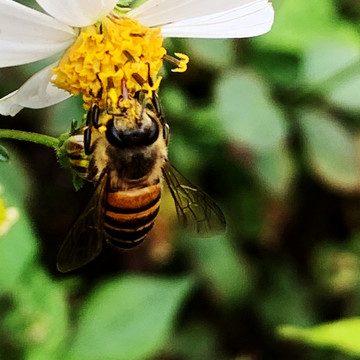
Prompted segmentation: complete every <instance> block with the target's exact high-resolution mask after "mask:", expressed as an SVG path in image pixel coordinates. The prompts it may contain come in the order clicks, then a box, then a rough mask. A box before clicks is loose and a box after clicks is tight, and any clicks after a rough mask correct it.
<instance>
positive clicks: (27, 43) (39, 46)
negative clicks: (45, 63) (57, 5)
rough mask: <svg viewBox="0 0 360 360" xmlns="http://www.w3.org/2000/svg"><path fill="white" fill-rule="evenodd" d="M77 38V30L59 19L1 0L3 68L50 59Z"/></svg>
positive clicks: (1, 57)
mask: <svg viewBox="0 0 360 360" xmlns="http://www.w3.org/2000/svg"><path fill="white" fill-rule="evenodd" d="M74 38H75V32H74V30H73V29H72V28H71V27H69V26H67V25H65V24H62V23H60V22H59V21H57V20H56V19H54V18H52V17H50V16H48V15H45V14H43V13H40V12H38V11H35V10H33V9H30V8H28V7H26V6H23V5H21V4H19V3H16V2H15V1H12V0H0V54H1V55H0V67H6V66H14V65H20V64H26V63H28V62H32V61H36V60H40V59H43V58H46V57H49V56H51V55H54V54H56V53H57V52H59V51H60V50H63V49H65V48H66V47H68V46H69V45H70V44H71V43H72V42H73V41H74Z"/></svg>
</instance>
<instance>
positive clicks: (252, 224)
mask: <svg viewBox="0 0 360 360" xmlns="http://www.w3.org/2000/svg"><path fill="white" fill-rule="evenodd" d="M23 3H26V4H28V5H31V6H34V5H33V3H32V2H31V1H23ZM273 3H274V7H275V11H276V12H275V23H274V26H273V29H272V30H271V32H270V33H268V34H266V35H263V36H261V37H259V38H255V39H241V40H198V39H189V40H181V39H175V40H174V39H172V40H166V46H167V49H168V53H169V54H172V53H174V52H175V51H179V52H184V53H186V54H188V55H189V56H190V61H191V62H190V65H189V68H188V71H187V72H186V73H184V74H174V73H170V72H169V71H166V72H165V73H164V77H165V78H164V80H163V82H162V87H161V91H160V98H161V101H162V105H163V108H164V112H165V116H166V119H167V121H168V122H169V124H170V127H171V139H170V145H169V154H170V159H171V161H172V162H173V163H174V164H175V165H176V167H177V168H178V169H180V170H181V171H182V172H183V173H184V174H185V175H186V176H187V177H188V178H189V179H191V181H192V182H194V183H195V184H197V185H198V186H199V187H200V188H202V189H204V190H205V191H206V192H207V193H209V194H210V195H211V196H212V197H213V198H214V199H215V200H216V201H217V202H218V203H219V205H220V206H221V207H222V209H223V211H224V213H225V215H226V218H227V223H228V226H227V232H226V234H225V235H223V236H217V237H213V238H208V239H196V238H190V237H189V236H188V235H187V234H186V233H184V232H182V231H181V230H178V227H177V225H176V221H175V218H174V217H175V213H174V208H173V204H172V201H171V199H170V198H169V197H168V196H167V195H165V196H164V198H163V203H162V210H163V212H162V213H161V214H160V216H159V218H158V221H157V226H156V227H155V228H154V229H153V231H152V232H151V234H150V235H149V237H148V239H147V240H146V242H144V244H143V245H142V246H140V247H139V248H138V249H135V250H133V251H131V252H117V251H115V250H113V249H111V248H109V247H105V249H104V251H103V252H102V254H101V255H100V256H99V257H98V258H97V259H96V260H95V261H93V262H92V263H91V264H89V265H88V266H86V267H84V268H82V269H80V270H78V271H75V272H73V273H71V274H66V275H64V274H59V273H58V272H57V270H56V267H55V262H56V253H57V249H58V248H59V246H60V244H61V242H62V240H63V239H64V237H65V235H66V233H67V230H68V228H69V227H70V225H71V224H72V222H73V220H74V219H75V218H76V216H77V214H78V213H79V212H80V211H81V209H82V208H83V207H84V206H85V204H86V203H87V201H88V200H89V198H90V194H91V191H92V186H91V185H89V184H88V185H86V186H84V188H83V189H81V190H80V191H78V192H75V190H74V188H73V186H72V181H71V174H70V173H69V172H68V171H66V170H64V169H62V168H60V166H59V164H58V163H57V162H56V157H55V154H54V152H53V151H52V150H51V149H48V148H44V147H42V146H40V145H34V144H28V143H19V142H15V141H4V140H3V141H1V144H2V145H3V146H5V147H6V148H7V149H8V151H9V154H10V161H9V162H8V163H0V184H1V185H2V187H3V188H4V192H3V193H2V194H1V195H0V196H1V197H2V198H3V199H4V201H5V204H6V206H8V207H10V206H16V207H17V208H18V209H19V211H20V218H19V220H18V221H17V223H16V224H15V225H14V226H13V227H12V228H11V229H10V231H9V232H8V233H7V234H6V235H5V236H3V237H1V239H0V359H6V360H12V359H16V360H17V359H31V360H41V359H47V360H48V359H52V360H56V359H70V360H71V359H74V360H77V359H78V360H98V359H99V360H100V359H101V360H112V359H114V360H122V359H123V360H135V359H139V360H142V359H156V360H160V359H164V360H196V359H207V360H218V359H232V360H235V359H236V360H260V359H284V360H285V359H289V358H292V359H294V360H297V359H299V360H300V359H301V360H302V359H310V360H312V359H314V360H318V359H319V360H322V359H326V360H333V359H334V360H339V359H345V360H346V359H356V358H360V341H359V340H360V335H359V334H360V324H359V320H358V318H357V316H359V315H360V277H359V275H360V161H359V159H360V117H359V115H360V21H359V20H360V3H359V1H355V0H317V1H316V2H314V1H311V0H302V1H296V0H274V1H273ZM40 67H41V64H38V63H37V64H31V65H28V66H22V67H17V68H8V69H2V70H0V86H1V87H0V96H3V95H6V94H7V93H9V92H10V91H13V90H14V89H16V88H17V87H18V86H19V85H20V84H21V83H22V82H23V81H24V80H25V79H26V78H27V77H28V76H29V75H30V74H32V73H33V72H34V70H35V69H39V68H40ZM82 115H83V111H82V108H81V99H79V98H73V99H70V100H68V101H66V102H64V103H62V104H60V105H57V106H54V107H52V108H49V109H45V110H23V111H22V112H21V113H20V114H18V115H17V116H16V117H15V118H6V117H2V118H1V128H13V129H20V130H28V131H36V132H40V133H44V134H48V135H52V136H58V135H59V134H61V133H63V132H66V131H68V130H69V128H70V123H71V120H72V119H77V120H80V119H81V117H82ZM164 210H165V211H164ZM323 323H327V324H326V325H321V324H323Z"/></svg>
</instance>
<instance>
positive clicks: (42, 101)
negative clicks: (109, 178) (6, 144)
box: [0, 0, 274, 116]
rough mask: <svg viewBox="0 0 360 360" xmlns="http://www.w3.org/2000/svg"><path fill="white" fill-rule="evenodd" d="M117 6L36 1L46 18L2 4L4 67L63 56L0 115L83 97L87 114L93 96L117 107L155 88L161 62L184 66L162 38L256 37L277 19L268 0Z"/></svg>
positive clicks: (0, 61) (172, 0)
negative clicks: (128, 93) (168, 52)
mask: <svg viewBox="0 0 360 360" xmlns="http://www.w3.org/2000/svg"><path fill="white" fill-rule="evenodd" d="M117 1H118V0H61V1H55V0H37V3H38V4H39V5H40V6H41V7H42V8H43V9H44V10H45V12H47V13H48V14H49V15H46V14H44V13H42V12H39V11H36V10H34V9H31V8H28V7H26V6H23V5H21V4H19V3H16V2H15V1H13V0H0V53H1V56H0V67H3V68H4V67H9V66H16V65H21V64H26V63H30V62H33V61H37V60H41V59H45V58H49V57H51V56H53V55H56V54H59V53H60V54H61V55H60V61H59V60H58V61H57V62H55V63H53V64H51V65H49V66H47V67H45V68H44V69H42V70H41V71H39V72H38V73H36V74H35V75H33V76H32V77H31V78H30V79H29V80H28V81H27V82H26V83H25V84H24V85H23V86H21V87H20V89H18V90H16V91H14V92H12V93H11V94H9V95H7V96H5V97H4V98H2V99H0V114H2V115H11V116H14V115H15V114H17V113H18V112H19V111H20V110H21V109H22V108H24V107H29V108H43V107H47V106H50V105H53V104H56V103H59V102H61V101H63V100H65V99H67V98H68V97H70V96H71V95H77V94H79V93H81V94H82V95H83V99H84V107H85V108H86V109H88V108H89V107H90V106H91V103H92V101H93V100H94V99H96V101H97V102H98V104H99V107H100V108H101V109H105V108H109V107H110V108H113V107H117V106H118V102H119V99H120V98H121V96H122V95H124V91H131V92H135V91H138V90H139V89H141V90H144V91H145V92H151V91H156V89H157V88H158V86H159V84H160V81H161V77H159V76H158V72H159V70H160V67H161V66H162V60H163V59H164V58H165V59H170V60H171V61H173V62H174V63H175V64H176V65H177V69H174V70H175V71H184V70H185V69H186V62H187V60H188V59H187V57H186V56H185V55H182V54H178V57H179V59H175V58H173V57H170V56H168V55H166V50H165V49H164V48H163V46H162V41H163V38H164V37H197V38H241V37H251V36H257V35H260V34H263V33H265V32H267V31H269V30H270V28H271V25H272V22H273V16H274V11H273V8H272V5H271V3H269V2H268V0H224V1H217V0H183V1H178V0H148V1H147V2H145V3H143V4H142V5H140V6H139V7H137V8H135V9H132V10H130V9H124V8H120V7H119V6H117ZM150 78H152V79H153V80H154V81H149V79H150ZM124 84H125V85H124Z"/></svg>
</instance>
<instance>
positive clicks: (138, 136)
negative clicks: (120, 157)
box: [106, 119, 159, 148]
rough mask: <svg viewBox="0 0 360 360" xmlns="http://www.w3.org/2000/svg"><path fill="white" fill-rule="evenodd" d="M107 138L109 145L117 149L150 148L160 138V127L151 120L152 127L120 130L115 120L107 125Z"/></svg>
mask: <svg viewBox="0 0 360 360" xmlns="http://www.w3.org/2000/svg"><path fill="white" fill-rule="evenodd" d="M106 127H107V130H106V138H107V140H108V141H109V143H110V144H111V145H113V146H115V147H117V148H124V147H134V146H148V145H151V144H153V143H154V142H155V141H156V139H157V138H158V137H159V126H158V124H157V122H156V121H155V120H154V119H151V124H150V126H144V125H142V126H140V127H137V128H129V129H124V130H122V129H121V130H119V129H117V128H116V127H115V124H114V119H111V120H109V122H108V123H107V126H106Z"/></svg>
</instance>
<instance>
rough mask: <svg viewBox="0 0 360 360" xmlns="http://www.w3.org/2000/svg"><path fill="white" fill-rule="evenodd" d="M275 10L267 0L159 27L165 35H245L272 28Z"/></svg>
mask: <svg viewBox="0 0 360 360" xmlns="http://www.w3.org/2000/svg"><path fill="white" fill-rule="evenodd" d="M273 21H274V9H273V7H272V5H271V4H270V3H268V2H267V0H262V1H258V2H256V3H253V4H251V5H249V6H245V7H244V6H241V7H239V8H236V9H232V10H228V11H224V12H221V13H218V14H213V15H207V16H201V17H198V18H193V19H190V20H184V21H179V22H175V23H172V24H169V25H165V26H163V27H162V29H161V31H162V35H163V36H164V37H196V38H244V37H251V36H257V35H261V34H264V33H266V32H268V31H269V30H270V29H271V26H272V24H273Z"/></svg>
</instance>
